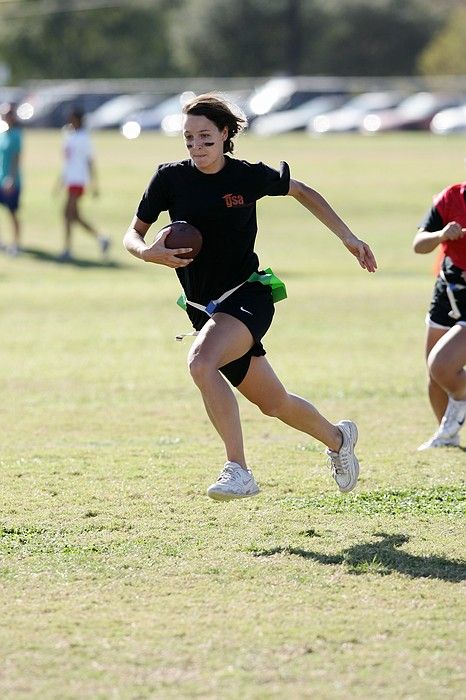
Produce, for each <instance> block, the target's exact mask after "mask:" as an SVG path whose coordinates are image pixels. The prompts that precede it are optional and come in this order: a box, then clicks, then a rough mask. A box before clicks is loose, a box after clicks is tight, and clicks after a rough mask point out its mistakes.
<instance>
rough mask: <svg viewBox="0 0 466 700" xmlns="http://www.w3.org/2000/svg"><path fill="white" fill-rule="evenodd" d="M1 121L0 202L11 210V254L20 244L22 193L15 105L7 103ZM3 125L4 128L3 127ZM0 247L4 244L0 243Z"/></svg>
mask: <svg viewBox="0 0 466 700" xmlns="http://www.w3.org/2000/svg"><path fill="white" fill-rule="evenodd" d="M1 119H2V121H0V204H1V205H3V206H4V207H6V209H7V211H8V212H9V215H10V219H11V226H12V233H13V242H12V245H10V246H8V247H7V248H6V250H7V252H8V253H9V254H10V255H17V254H18V252H19V244H20V223H19V218H18V210H19V200H20V194H21V170H20V158H21V148H22V134H21V130H20V129H19V127H18V125H17V122H16V115H15V109H14V106H13V105H7V106H6V108H5V109H4V110H3V112H2V115H1ZM2 127H3V128H2ZM0 247H4V246H2V244H1V243H0Z"/></svg>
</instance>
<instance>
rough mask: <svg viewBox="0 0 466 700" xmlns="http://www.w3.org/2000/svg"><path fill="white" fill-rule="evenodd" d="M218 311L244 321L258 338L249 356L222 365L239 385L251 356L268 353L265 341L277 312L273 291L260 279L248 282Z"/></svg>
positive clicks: (223, 302)
mask: <svg viewBox="0 0 466 700" xmlns="http://www.w3.org/2000/svg"><path fill="white" fill-rule="evenodd" d="M216 311H219V312H221V313H224V314H229V315H230V316H233V317H234V318H237V319H239V320H240V321H242V322H243V323H244V325H245V326H247V328H248V329H249V331H250V332H251V335H252V337H253V339H254V345H253V346H252V348H251V349H250V350H249V351H248V352H247V353H246V354H245V355H243V356H242V357H239V358H238V359H237V360H233V362H229V363H228V364H227V365H224V366H223V367H220V372H221V373H222V374H223V375H224V376H225V377H226V378H227V379H228V381H229V382H230V383H231V384H232V385H233V386H238V384H241V382H242V381H243V379H244V378H245V376H246V374H247V373H248V369H249V365H250V363H251V357H261V356H262V355H265V349H264V346H263V345H262V343H261V340H262V338H263V337H264V335H265V334H266V333H267V331H268V330H269V328H270V325H271V323H272V319H273V315H274V313H275V308H274V305H273V301H272V292H271V290H270V287H267V286H266V285H264V284H261V283H260V282H246V284H243V286H242V287H240V288H239V289H238V290H237V291H236V292H233V294H231V296H229V297H227V298H226V299H225V301H222V303H221V304H219V305H218V307H217V309H216ZM207 321H208V317H207V316H206V318H205V321H204V322H203V323H202V325H201V326H200V327H197V328H196V330H200V328H202V326H203V325H204V324H205V323H206V322H207Z"/></svg>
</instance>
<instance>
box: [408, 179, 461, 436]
mask: <svg viewBox="0 0 466 700" xmlns="http://www.w3.org/2000/svg"><path fill="white" fill-rule="evenodd" d="M439 246H440V249H441V253H442V254H443V260H442V265H441V268H440V272H439V275H438V277H437V280H436V282H435V287H434V292H433V297H432V302H431V304H430V309H429V312H428V314H427V318H426V324H427V337H426V359H427V367H428V372H429V376H428V392H429V400H430V404H431V406H432V410H433V412H434V414H435V416H436V418H437V420H438V422H439V427H438V429H437V430H436V432H435V433H434V435H433V436H432V437H431V438H430V440H427V442H424V443H423V444H422V445H420V447H419V448H418V449H419V450H427V449H430V448H432V447H458V446H459V444H460V438H459V431H460V429H461V426H462V425H463V423H464V420H465V417H466V371H465V369H464V367H465V365H466V182H462V183H460V184H457V185H450V186H449V187H447V188H446V189H444V190H443V191H442V192H440V194H438V195H436V196H435V197H434V201H433V206H432V208H431V209H430V211H429V212H428V214H427V215H426V217H425V219H424V221H423V222H422V224H421V226H420V228H419V230H418V232H417V234H416V236H415V238H414V243H413V247H414V251H415V252H416V253H430V252H431V251H433V250H435V249H436V248H438V247H439Z"/></svg>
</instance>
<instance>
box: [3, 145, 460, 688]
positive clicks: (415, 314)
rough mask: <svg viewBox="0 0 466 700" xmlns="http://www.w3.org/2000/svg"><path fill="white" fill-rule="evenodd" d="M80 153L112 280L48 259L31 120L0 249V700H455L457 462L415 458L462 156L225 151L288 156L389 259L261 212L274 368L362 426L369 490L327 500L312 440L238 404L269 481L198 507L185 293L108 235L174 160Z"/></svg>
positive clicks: (202, 465) (214, 458) (206, 431)
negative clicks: (4, 253) (271, 277)
mask: <svg viewBox="0 0 466 700" xmlns="http://www.w3.org/2000/svg"><path fill="white" fill-rule="evenodd" d="M95 142H96V150H97V154H98V166H99V175H100V182H101V189H102V195H101V197H100V198H99V199H97V200H92V199H91V198H90V197H89V198H86V200H85V202H84V206H85V210H86V213H87V214H88V215H89V217H90V218H92V219H94V220H95V221H96V222H98V223H99V224H100V225H101V227H102V230H104V231H106V232H108V233H109V234H110V235H111V236H112V238H113V240H114V248H113V252H112V255H111V260H112V264H110V265H102V264H101V262H100V260H99V256H98V253H97V251H96V248H95V244H94V242H93V241H92V240H88V239H87V238H86V237H85V235H84V234H82V233H78V234H77V235H76V238H75V253H76V255H77V258H78V262H77V264H75V265H62V266H60V265H58V264H57V263H56V260H55V257H56V255H57V253H58V252H59V251H60V249H61V230H60V218H59V209H60V206H61V200H60V199H54V198H53V197H52V196H51V194H50V192H51V189H52V186H53V182H54V180H55V179H56V176H57V172H58V169H59V162H60V161H59V146H60V136H59V135H58V134H55V133H39V132H28V133H26V151H25V196H24V208H23V219H24V245H25V246H26V248H27V252H26V253H25V254H24V255H22V256H21V257H19V258H17V259H15V260H11V259H8V258H5V257H2V258H1V259H0V287H1V296H0V299H1V301H0V305H1V316H0V318H1V321H0V323H1V326H0V333H1V338H2V341H1V343H0V366H1V368H2V372H1V377H2V380H1V392H2V401H1V403H0V425H1V441H0V442H1V450H0V467H1V473H2V479H1V483H2V491H1V493H2V501H1V513H0V604H1V609H2V616H1V622H0V649H1V650H2V651H1V655H0V658H1V660H0V694H1V697H2V698H5V699H6V700H23V699H26V698H28V699H29V698H34V699H36V698H37V699H40V700H44V699H46V700H49V699H52V698H53V699H56V700H68V699H75V698H76V699H79V700H81V699H82V698H92V699H93V700H94V699H99V700H100V699H102V700H107V698H124V699H125V700H126V699H129V698H131V699H136V698H137V699H142V698H144V699H145V698H163V699H165V698H191V697H202V698H222V699H223V698H227V699H228V698H231V699H232V700H233V699H236V698H238V697H245V698H255V699H256V698H257V699H259V698H260V699H263V698H264V699H265V698H288V697H291V698H317V699H320V698H322V699H323V700H324V699H325V700H326V699H328V698H332V699H333V698H342V699H343V698H345V699H346V698H348V697H351V696H357V697H364V698H373V697H377V698H416V699H418V698H419V699H421V698H422V700H424V699H425V698H432V699H433V700H434V699H435V700H437V699H438V698H457V697H459V696H460V695H461V692H462V691H461V688H462V687H464V674H463V673H462V668H464V655H463V652H464V642H465V635H464V625H462V617H464V615H463V616H462V611H463V612H464V587H463V585H462V584H463V582H464V579H465V576H466V567H465V563H464V561H463V558H464V534H465V530H464V498H463V494H464V482H463V480H462V479H463V477H464V464H465V452H464V448H463V449H460V450H457V449H450V450H449V449H447V450H439V451H438V452H434V453H432V454H431V453H418V452H416V447H417V445H418V444H420V443H421V442H422V441H424V440H425V439H426V438H427V437H428V436H429V435H430V434H431V432H432V431H433V429H434V420H433V416H432V415H431V412H430V409H429V406H428V402H427V398H426V391H425V370H424V361H423V338H424V325H423V318H424V315H425V310H426V307H427V304H428V301H429V298H430V293H431V287H432V284H433V277H432V265H433V256H425V257H423V256H415V255H414V254H413V253H412V252H411V240H412V237H413V234H414V231H415V229H416V226H417V224H418V222H419V220H420V219H421V217H422V216H423V214H424V212H425V210H426V209H427V208H428V207H429V205H430V201H431V197H432V195H433V193H435V192H437V191H439V190H440V189H442V188H443V187H444V186H445V185H446V184H448V183H450V182H453V181H459V180H462V179H464V167H463V163H462V156H463V150H464V149H463V146H464V144H463V141H462V140H461V139H460V138H456V137H453V138H448V139H443V138H434V137H430V136H428V135H426V134H420V135H387V136H385V137H374V138H363V137H357V136H344V137H333V138H317V139H312V138H307V137H306V136H304V135H290V136H286V137H282V138H279V139H277V140H260V139H257V138H253V137H250V136H245V137H243V138H242V139H240V140H239V142H238V146H237V151H238V156H239V157H242V158H246V159H248V160H264V161H266V162H268V163H270V164H272V165H273V164H278V162H279V161H280V160H281V159H286V160H288V162H289V163H290V165H291V168H292V172H293V174H294V176H295V177H297V178H298V179H304V180H305V181H307V182H308V183H309V184H311V185H312V186H314V187H316V189H318V190H319V191H321V192H322V193H323V194H324V195H325V196H326V197H327V198H328V199H329V200H330V201H331V202H332V203H333V204H334V205H335V207H336V208H337V210H338V211H339V212H340V213H341V214H342V215H343V217H344V218H345V219H347V220H348V221H349V222H351V224H352V226H353V228H354V230H355V231H356V232H357V233H359V235H361V237H363V238H365V239H366V240H368V241H369V242H370V244H371V245H372V246H373V249H374V251H375V253H376V254H377V257H378V259H379V266H380V269H379V271H378V272H377V274H376V275H368V274H367V273H364V272H363V271H361V270H360V269H359V267H358V265H357V264H356V263H355V262H354V261H353V260H352V259H351V257H350V256H349V255H348V254H347V253H346V252H345V250H344V249H343V248H342V247H341V245H339V243H338V241H336V239H335V238H334V237H333V236H332V235H331V234H328V233H327V232H326V231H325V230H323V229H322V227H321V226H320V224H319V223H318V222H316V221H315V220H313V219H312V218H311V217H309V215H307V214H306V212H305V210H304V209H302V208H300V207H299V206H298V205H297V204H296V203H295V202H293V201H291V199H290V200H289V199H282V198H275V199H268V200H264V201H262V202H261V203H260V205H259V216H260V221H261V226H260V235H259V238H258V250H259V252H260V255H261V260H262V263H263V264H264V265H271V266H272V267H273V268H274V270H275V271H276V272H277V274H279V275H280V276H281V277H282V278H283V279H284V280H285V281H286V284H287V287H288V293H289V299H288V300H287V301H284V302H281V303H280V304H279V305H278V306H277V314H276V321H275V323H274V326H273V328H272V329H271V331H270V333H269V334H268V336H267V339H266V347H267V350H268V356H269V358H270V359H271V361H272V363H273V365H274V367H275V368H276V370H277V372H278V374H279V376H280V377H281V378H282V379H283V381H284V382H285V384H286V385H287V386H288V387H289V388H290V389H291V390H293V391H295V392H297V393H300V394H302V395H305V396H306V397H308V398H310V399H311V400H312V401H314V402H315V403H316V405H317V406H318V407H319V408H320V410H322V412H323V413H324V414H325V415H327V416H328V417H329V418H330V419H331V420H339V419H341V418H343V417H349V418H353V419H354V420H356V421H357V422H358V424H359V428H360V442H359V445H358V447H359V449H358V454H359V455H360V458H361V480H360V486H359V488H358V490H357V491H356V492H355V493H354V494H350V495H348V496H347V497H344V496H340V495H339V494H338V492H336V490H335V488H334V485H333V482H332V480H331V479H330V478H329V475H328V472H327V470H326V466H325V455H324V454H323V449H322V447H321V446H320V445H319V444H318V443H317V442H316V441H314V440H313V439H312V438H310V437H307V436H305V435H302V434H299V433H296V432H294V431H292V430H291V429H290V428H287V427H285V426H282V425H280V424H278V423H276V422H274V421H272V420H271V419H267V418H265V417H264V416H262V415H260V414H259V413H258V412H257V411H256V410H255V409H254V408H253V407H252V406H250V405H248V404H247V403H246V402H245V401H243V400H240V405H241V411H242V415H243V418H244V432H245V438H246V443H247V453H248V458H249V462H250V464H251V466H252V467H253V468H254V471H255V474H256V477H257V479H258V481H259V482H260V484H261V486H262V489H263V491H262V494H261V495H260V496H259V497H258V498H256V499H252V500H250V501H245V502H241V503H227V504H219V503H215V502H211V501H210V500H209V499H207V498H206V497H205V495H204V493H205V489H206V487H207V486H208V485H209V483H211V481H212V480H214V478H215V477H216V476H217V473H218V471H219V468H220V466H221V464H222V461H223V452H222V448H221V445H220V443H219V440H218V438H217V437H216V434H215V433H214V432H213V430H212V429H211V428H210V425H209V423H208V420H207V418H206V417H205V416H204V414H203V412H202V410H201V403H200V400H199V396H198V394H197V390H196V389H195V387H194V386H193V385H192V383H191V381H190V379H189V377H188V374H187V371H186V367H185V357H186V351H187V347H188V346H189V340H188V341H184V343H183V344H179V343H176V342H175V341H174V335H175V333H176V332H178V331H182V330H185V329H187V328H188V324H187V322H186V318H185V316H184V315H183V313H182V312H181V311H180V310H179V309H178V307H177V306H176V305H175V299H176V297H177V296H178V294H179V290H178V285H177V282H176V278H175V276H174V274H173V272H171V271H169V270H168V269H163V268H157V267H154V266H148V265H144V264H142V263H141V262H139V261H137V260H134V259H132V258H131V257H130V256H128V255H127V254H126V253H125V251H123V249H122V246H121V243H120V241H121V238H122V236H123V233H124V231H125V229H126V227H127V225H128V223H129V221H130V219H131V217H132V214H133V212H134V209H135V207H136V205H137V202H138V200H139V196H140V194H141V192H142V190H143V189H144V187H145V186H146V184H147V181H148V178H149V177H150V175H151V173H152V171H153V169H154V168H155V166H156V164H157V163H159V162H164V161H168V160H173V159H176V158H181V157H184V152H183V147H182V144H181V143H180V142H179V141H177V140H172V139H164V138H161V137H159V136H157V135H152V134H148V135H147V136H144V137H143V138H141V139H138V140H137V141H134V142H128V141H124V140H123V139H121V138H119V137H118V136H117V135H116V134H99V135H96V136H95ZM3 214H4V213H3V212H0V217H1V218H0V225H1V228H2V235H4V237H6V229H5V223H6V221H5V217H4V215H3ZM165 220H166V219H162V220H161V222H160V226H162V225H163V223H165ZM154 228H158V225H157V226H155V227H154Z"/></svg>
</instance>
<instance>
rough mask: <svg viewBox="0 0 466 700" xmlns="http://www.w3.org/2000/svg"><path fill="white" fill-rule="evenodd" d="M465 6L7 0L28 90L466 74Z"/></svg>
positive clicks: (443, 2) (414, 0) (2, 39)
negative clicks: (175, 80)
mask: <svg viewBox="0 0 466 700" xmlns="http://www.w3.org/2000/svg"><path fill="white" fill-rule="evenodd" d="M465 36H466V8H465V7H464V3H463V0H234V2H232V0H152V1H151V2H148V1H147V0H127V1H124V0H123V1H122V0H113V2H112V0H11V1H10V0H2V2H1V3H0V63H5V64H6V65H7V66H8V67H9V68H10V71H11V78H10V83H11V84H19V83H21V82H23V81H25V80H29V79H45V78H50V79H67V78H136V77H137V78H165V77H177V76H180V77H188V76H208V77H210V76H211V77H235V76H245V77H247V76H254V77H259V76H268V75H273V74H278V73H281V74H289V75H341V76H344V75H361V76H384V75H415V74H431V75H458V74H465V73H466V51H465V49H464V37H465Z"/></svg>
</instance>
